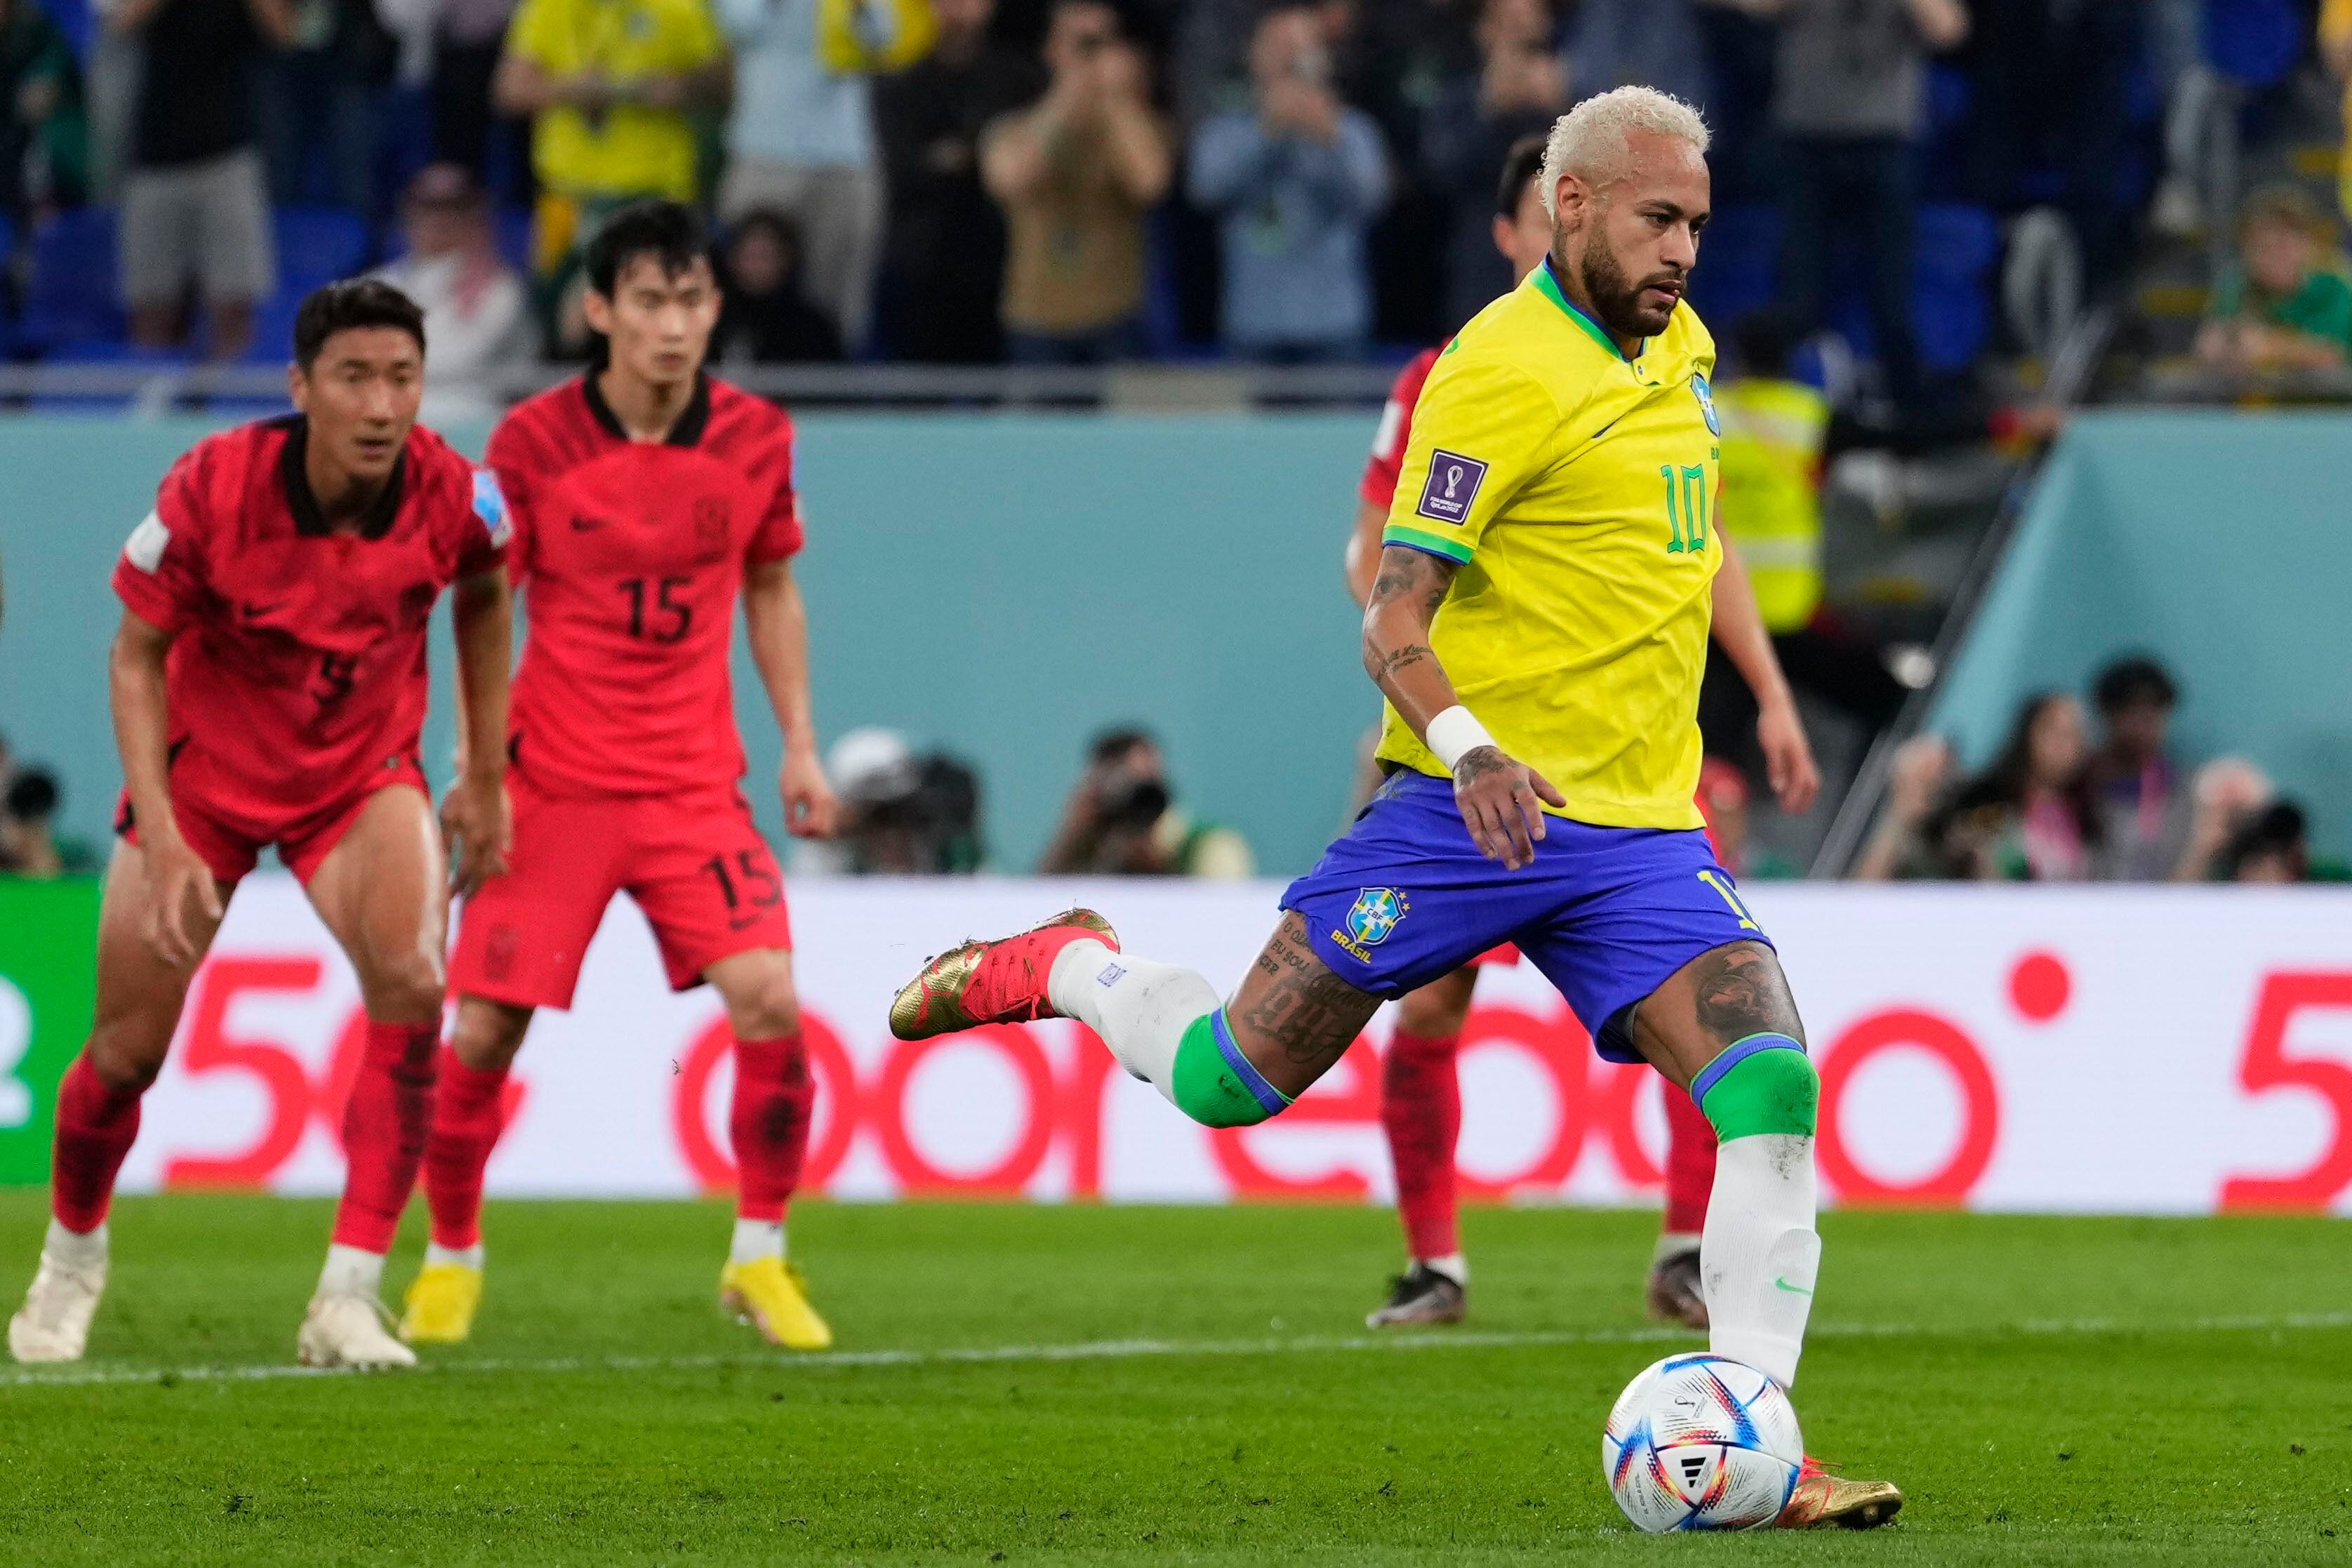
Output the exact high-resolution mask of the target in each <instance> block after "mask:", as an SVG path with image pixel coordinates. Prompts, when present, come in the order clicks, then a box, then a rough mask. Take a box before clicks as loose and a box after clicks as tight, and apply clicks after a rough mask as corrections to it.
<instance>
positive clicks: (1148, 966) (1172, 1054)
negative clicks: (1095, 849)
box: [1047, 913, 1380, 1127]
mask: <svg viewBox="0 0 2352 1568" xmlns="http://www.w3.org/2000/svg"><path fill="white" fill-rule="evenodd" d="M1047 994H1048V998H1049V999H1050V1000H1051V1001H1052V1003H1053V1005H1054V1010H1055V1012H1057V1013H1060V1014H1062V1015H1063V1016H1066V1017H1071V1018H1076V1019H1078V1020H1080V1021H1081V1022H1083V1023H1085V1024H1086V1025H1087V1026H1089V1027H1091V1028H1092V1029H1093V1030H1094V1031H1095V1033H1096V1034H1097V1035H1099V1036H1100V1037H1102V1041H1103V1044H1105V1045H1107V1046H1108V1047H1110V1049H1111V1054H1112V1055H1114V1056H1116V1057H1117V1058H1118V1059H1119V1065H1121V1066H1122V1067H1124V1068H1127V1070H1128V1071H1129V1073H1131V1074H1132V1075H1134V1076H1135V1077H1137V1078H1139V1079H1144V1080H1145V1081H1146V1082H1148V1083H1150V1085H1151V1086H1152V1087H1153V1088H1155V1089H1159V1090H1160V1093H1161V1094H1163V1095H1165V1096H1166V1097H1167V1098H1168V1100H1169V1101H1170V1103H1171V1104H1173V1105H1174V1106H1175V1107H1176V1108H1177V1109H1178V1110H1181V1111H1182V1112H1184V1114H1185V1115H1187V1116H1189V1117H1191V1118H1192V1120H1193V1121H1198V1122H1201V1123H1202V1124H1203V1125H1205V1126H1209V1127H1246V1126H1249V1125H1252V1124H1253V1123H1255V1122H1259V1121H1265V1119H1266V1118H1267V1117H1269V1116H1272V1115H1274V1114H1276V1112H1277V1111H1279V1110H1282V1109H1283V1108H1284V1107H1285V1106H1286V1105H1288V1104H1289V1103H1290V1102H1291V1101H1292V1100H1295V1099H1297V1097H1298V1095H1299V1094H1301V1093H1302V1092H1304V1091H1305V1089H1306V1088H1307V1085H1308V1084H1311V1083H1313V1082H1314V1081H1315V1080H1316V1079H1318V1078H1320V1077H1321V1076H1322V1075H1323V1073H1324V1072H1325V1070H1326V1069H1328V1068H1329V1067H1330V1066H1331V1064H1332V1063H1333V1062H1336V1061H1338V1060H1339V1056H1340V1053H1341V1052H1343V1051H1345V1050H1346V1049H1347V1048H1348V1047H1349V1045H1351V1044H1353V1043H1354V1041H1355V1038H1356V1036H1357V1034H1358V1033H1359V1032H1360V1030H1361V1029H1362V1028H1363V1026H1364V1025H1365V1024H1366V1023H1367V1022H1368V1021H1370V1018H1371V1016H1372V1012H1373V1010H1374V1009H1375V1008H1377V1007H1378V1006H1379V1005H1380V998H1378V997H1377V996H1373V995H1370V994H1368V993H1366V992H1362V991H1359V990H1357V989H1356V988H1355V987H1354V986H1352V985H1349V984H1347V983H1346V982H1345V981H1343V980H1341V979H1340V978H1339V976H1338V975H1336V974H1334V973H1331V972H1330V970H1328V968H1326V967H1324V964H1323V961H1322V960H1321V959H1319V958H1318V957H1316V956H1315V952H1314V949H1313V948H1311V947H1310V946H1308V945H1307V924H1306V921H1304V920H1302V919H1301V918H1300V917H1299V916H1298V915H1297V914H1295V913H1288V914H1285V915H1284V916H1283V921H1282V924H1281V926H1280V927H1278V928H1277V929H1276V931H1275V933H1274V935H1273V937H1272V938H1271V939H1269V940H1268V941H1267V942H1266V944H1265V951H1264V952H1260V953H1259V954H1258V957H1257V962H1256V963H1254V964H1253V965H1251V968H1250V972H1249V973H1248V975H1247V976H1246V977H1245V978H1244V980H1243V981H1242V984H1241V988H1240V990H1238V991H1237V992H1235V993H1234V999H1233V1001H1232V1002H1231V1003H1230V1004H1228V1005H1219V1002H1218V997H1217V994H1216V992H1215V990H1214V989H1213V988H1212V987H1211V985H1210V984H1209V983H1208V981H1206V980H1204V979H1203V978H1202V977H1201V976H1200V975H1199V974H1198V973H1194V972H1193V971H1192V970H1189V969H1180V968H1178V967H1176V966H1175V965H1174V964H1168V963H1154V962H1152V961H1151V960H1150V959H1148V958H1139V957H1138V956H1137V955H1135V954H1134V953H1131V952H1113V951H1112V950H1111V949H1110V948H1109V947H1108V946H1106V945H1104V944H1103V943H1101V942H1091V941H1086V942H1071V943H1070V944H1069V945H1068V946H1067V947H1065V948H1064V949H1063V950H1062V952H1061V954H1060V956H1059V957H1057V958H1055V961H1054V969H1053V973H1052V975H1051V976H1050V978H1049V980H1048V983H1047Z"/></svg>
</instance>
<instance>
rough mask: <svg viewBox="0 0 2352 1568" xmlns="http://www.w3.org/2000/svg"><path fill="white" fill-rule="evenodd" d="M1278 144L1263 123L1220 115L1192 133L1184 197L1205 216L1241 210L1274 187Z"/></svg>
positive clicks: (1279, 143) (1242, 116) (1277, 165)
mask: <svg viewBox="0 0 2352 1568" xmlns="http://www.w3.org/2000/svg"><path fill="white" fill-rule="evenodd" d="M1281 147H1282V143H1281V142H1277V141H1276V140H1275V138H1274V137H1273V135H1272V134H1270V133H1269V132H1267V130H1266V128H1265V123H1264V122H1263V121H1259V120H1256V119H1255V118H1253V117H1251V116H1248V115H1243V114H1220V115H1216V116H1214V117H1213V118H1211V119H1209V120H1206V121H1202V125H1201V129H1200V130H1198V131H1196V132H1193V133H1192V165H1191V168H1190V170H1189V171H1188V179H1187V182H1186V183H1187V194H1188V195H1190V196H1191V197H1192V205H1194V206H1196V207H1200V208H1202V209H1203V210H1204V211H1208V212H1223V211H1224V210H1225V209H1227V208H1228V207H1236V206H1246V205H1249V204H1250V202H1251V201H1253V200H1254V199H1255V198H1256V197H1258V196H1260V195H1263V194H1264V193H1265V190H1266V189H1267V187H1269V186H1270V185H1272V184H1274V180H1275V176H1276V174H1277V173H1278V172H1279V171H1280V168H1281V164H1280V161H1279V157H1280V150H1281Z"/></svg>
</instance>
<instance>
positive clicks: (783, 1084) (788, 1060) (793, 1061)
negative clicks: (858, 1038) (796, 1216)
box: [727, 1035, 816, 1225]
mask: <svg viewBox="0 0 2352 1568" xmlns="http://www.w3.org/2000/svg"><path fill="white" fill-rule="evenodd" d="M815 1103H816V1080H815V1079H813V1078H811V1077H809V1068H808V1052H807V1051H805V1050H803V1048H802V1047H801V1037H799V1036H798V1035H787V1036H785V1037H783V1038H782V1039H779V1040H738V1041H736V1042H735V1100H734V1103H733V1105H732V1106H730V1108H729V1110H728V1114H727V1131H728V1136H729V1137H730V1139H731V1140H732V1141H733V1142H734V1145H735V1180H736V1184H737V1188H738V1191H739V1193H740V1196H739V1197H738V1198H737V1200H736V1205H735V1212H736V1214H737V1215H740V1216H741V1217H742V1218H744V1219H753V1220H763V1221H765V1222H767V1223H768V1224H770V1225H781V1224H782V1223H783V1219H784V1205H785V1204H786V1203H787V1202H789V1201H790V1200H791V1198H792V1195H793V1188H794V1187H797V1186H799V1185H800V1182H801V1161H802V1160H803V1157H805V1156H806V1155H807V1153H808V1141H809V1111H810V1110H811V1108H812V1107H814V1105H815Z"/></svg>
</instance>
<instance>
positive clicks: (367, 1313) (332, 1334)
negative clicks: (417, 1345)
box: [294, 1294, 416, 1372]
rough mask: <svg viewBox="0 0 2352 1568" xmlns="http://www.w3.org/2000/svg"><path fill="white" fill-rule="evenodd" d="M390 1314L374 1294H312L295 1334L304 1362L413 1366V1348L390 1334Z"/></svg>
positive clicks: (375, 1368)
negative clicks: (299, 1328) (300, 1327)
mask: <svg viewBox="0 0 2352 1568" xmlns="http://www.w3.org/2000/svg"><path fill="white" fill-rule="evenodd" d="M391 1329H392V1314H391V1313H389V1312H387V1311H386V1310H384V1307H383V1302H381V1301H379V1300H376V1299H375V1298H374V1297H373V1296H362V1295H357V1294H352V1295H335V1296H314V1297H312V1298H311V1299H310V1310H309V1311H308V1312H305V1313H304V1314H303V1315H302V1331H301V1332H300V1333H299V1334H296V1335H295V1336H294V1353H295V1355H296V1356H297V1357H298V1358H299V1360H300V1361H301V1363H302V1364H303V1365H304V1366H349V1367H357V1368H359V1369H360V1370H362V1371H365V1372H381V1371H383V1370H384V1369H385V1368H387V1367H395V1366H415V1364H416V1352H415V1351H413V1350H410V1349H409V1348H408V1347H407V1346H406V1345H404V1344H402V1343H401V1342H399V1341H398V1340H396V1339H394V1338H393V1337H392V1332H391Z"/></svg>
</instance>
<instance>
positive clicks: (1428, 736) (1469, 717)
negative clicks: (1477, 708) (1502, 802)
mask: <svg viewBox="0 0 2352 1568" xmlns="http://www.w3.org/2000/svg"><path fill="white" fill-rule="evenodd" d="M1422 738H1423V740H1424V741H1426V742H1428V744H1429V749H1430V750H1431V751H1433V752H1436V753H1437V760H1438V761H1439V762H1441V763H1444V764H1445V771H1446V772H1447V773H1452V772H1453V771H1454V766H1455V765H1456V764H1457V763H1460V762H1461V761H1462V759H1463V757H1464V756H1465V755H1467V754H1468V753H1469V752H1475V751H1476V750H1477V749H1478V748H1479V747H1481V746H1491V745H1493V744H1494V743H1495V737H1494V736H1492V735H1489V734H1488V733H1486V725H1484V724H1481V723H1480V722H1478V716H1477V715H1476V714H1475V713H1473V712H1471V711H1470V710H1468V709H1467V708H1465V707H1463V706H1462V704H1460V703H1459V702H1456V703H1455V704H1454V706H1453V707H1451V708H1448V709H1447V710H1445V711H1444V712H1443V713H1440V714H1439V715H1438V716H1437V717H1436V718H1434V719H1432V720H1431V721H1429V728H1428V729H1427V730H1425V731H1423V732H1422Z"/></svg>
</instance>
